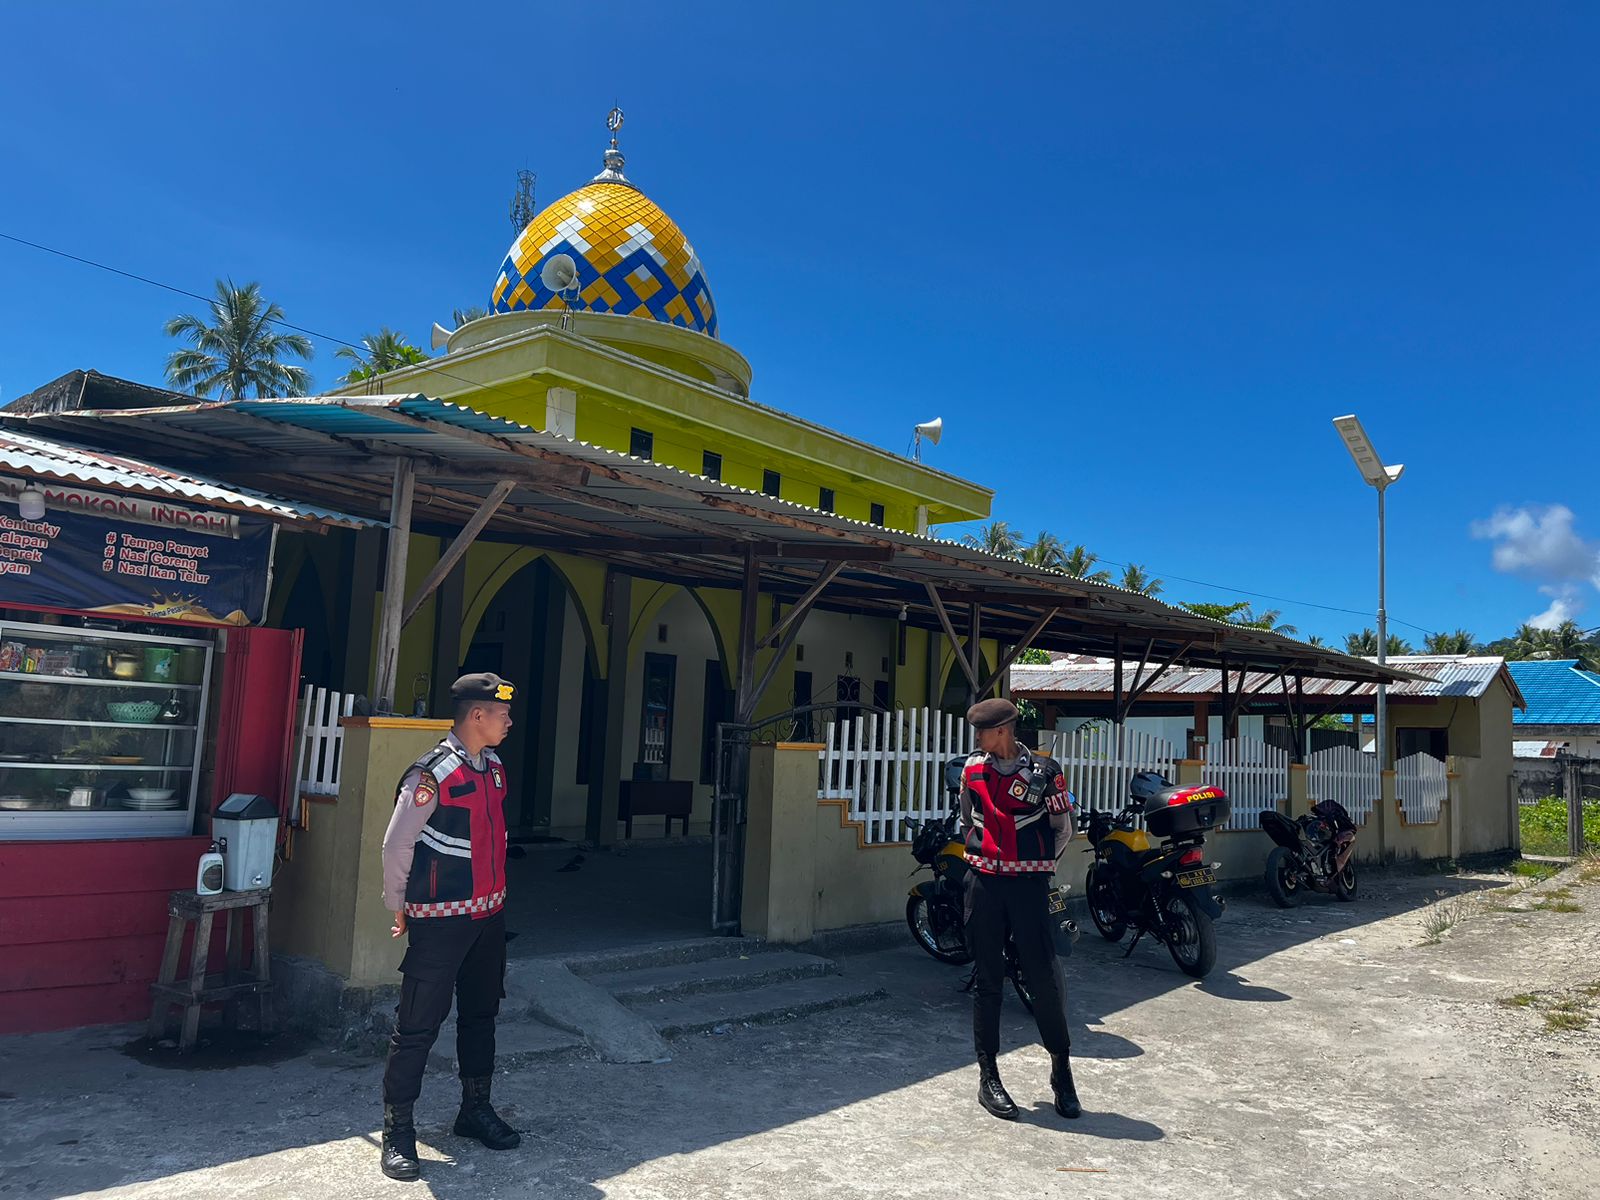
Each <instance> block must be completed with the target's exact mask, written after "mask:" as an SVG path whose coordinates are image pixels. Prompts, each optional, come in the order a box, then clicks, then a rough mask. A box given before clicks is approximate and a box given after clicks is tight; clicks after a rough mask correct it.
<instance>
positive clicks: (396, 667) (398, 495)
mask: <svg viewBox="0 0 1600 1200" xmlns="http://www.w3.org/2000/svg"><path fill="white" fill-rule="evenodd" d="M416 486H417V474H416V471H415V470H414V469H413V468H412V466H411V460H410V459H409V458H401V459H396V460H395V464H394V490H393V492H392V494H391V495H390V499H389V546H388V561H387V563H386V564H385V569H384V573H383V617H382V619H381V620H380V621H379V623H378V667H377V669H378V674H377V679H376V681H375V682H374V685H373V700H374V705H375V708H376V710H377V711H378V712H380V713H392V712H393V711H394V693H395V681H396V679H397V678H398V676H399V674H400V629H401V626H402V625H403V624H404V622H403V621H402V620H401V614H402V612H403V603H404V600H405V586H406V556H407V554H408V552H409V550H410V547H411V500H412V497H413V496H414V495H415V493H416Z"/></svg>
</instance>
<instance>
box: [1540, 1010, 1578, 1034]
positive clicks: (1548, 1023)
mask: <svg viewBox="0 0 1600 1200" xmlns="http://www.w3.org/2000/svg"><path fill="white" fill-rule="evenodd" d="M1544 1027H1545V1029H1546V1031H1548V1032H1550V1033H1562V1032H1565V1031H1567V1030H1577V1029H1587V1028H1589V1018H1588V1017H1587V1016H1586V1015H1585V1014H1583V1013H1581V1012H1568V1011H1566V1010H1557V1009H1551V1010H1550V1011H1548V1012H1546V1013H1545V1014H1544Z"/></svg>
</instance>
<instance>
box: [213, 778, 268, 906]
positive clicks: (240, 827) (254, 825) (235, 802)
mask: <svg viewBox="0 0 1600 1200" xmlns="http://www.w3.org/2000/svg"><path fill="white" fill-rule="evenodd" d="M211 833H212V835H213V836H214V837H215V838H216V839H217V840H218V841H219V842H221V843H222V857H223V859H224V860H225V862H226V864H227V868H226V870H225V871H224V873H223V877H222V886H223V887H224V888H226V889H227V890H228V891H230V892H254V891H258V890H259V889H261V888H264V887H271V886H272V858H273V854H274V853H275V851H276V850H277V845H278V810H277V808H276V806H274V805H273V803H272V801H270V800H268V799H267V798H266V797H265V796H253V795H251V794H250V793H248V792H235V793H234V794H233V795H231V796H229V797H228V798H227V799H226V800H224V801H223V802H222V807H220V808H219V809H217V811H216V812H215V813H213V814H212V816H211Z"/></svg>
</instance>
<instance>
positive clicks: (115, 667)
mask: <svg viewBox="0 0 1600 1200" xmlns="http://www.w3.org/2000/svg"><path fill="white" fill-rule="evenodd" d="M106 670H107V671H109V672H110V673H111V675H112V676H113V677H114V678H116V679H138V678H139V674H140V662H139V656H138V655H137V654H135V653H133V652H132V651H131V650H112V651H107V653H106Z"/></svg>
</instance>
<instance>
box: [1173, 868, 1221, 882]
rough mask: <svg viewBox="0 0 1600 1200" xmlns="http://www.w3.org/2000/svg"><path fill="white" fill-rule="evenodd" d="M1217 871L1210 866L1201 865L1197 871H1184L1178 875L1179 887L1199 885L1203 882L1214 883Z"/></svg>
mask: <svg viewBox="0 0 1600 1200" xmlns="http://www.w3.org/2000/svg"><path fill="white" fill-rule="evenodd" d="M1216 881H1217V873H1216V872H1215V871H1213V870H1212V869H1211V868H1210V867H1201V868H1200V869H1199V870H1198V871H1185V872H1184V873H1183V874H1182V875H1179V876H1178V886H1179V887H1199V886H1200V885H1201V884H1203V883H1215V882H1216Z"/></svg>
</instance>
